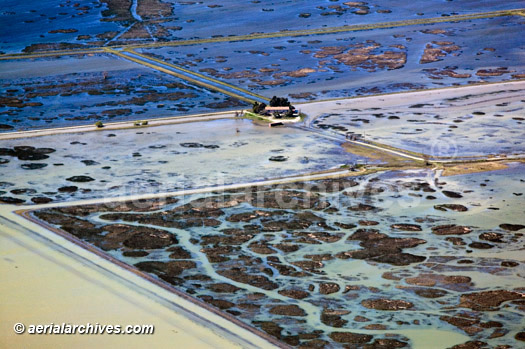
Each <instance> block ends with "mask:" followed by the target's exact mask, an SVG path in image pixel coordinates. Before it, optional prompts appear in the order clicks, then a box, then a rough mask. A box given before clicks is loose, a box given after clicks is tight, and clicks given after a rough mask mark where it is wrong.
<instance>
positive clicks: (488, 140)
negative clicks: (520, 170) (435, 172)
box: [301, 83, 525, 157]
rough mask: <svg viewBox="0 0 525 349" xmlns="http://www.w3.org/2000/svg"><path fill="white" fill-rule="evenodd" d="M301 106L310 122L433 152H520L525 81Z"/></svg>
mask: <svg viewBox="0 0 525 349" xmlns="http://www.w3.org/2000/svg"><path fill="white" fill-rule="evenodd" d="M460 91H461V92H459V90H458V91H454V90H447V91H439V90H436V91H434V92H432V91H430V92H422V93H421V94H420V95H418V96H416V95H413V96H412V97H413V98H409V99H405V98H399V96H396V95H391V96H384V97H382V98H381V103H380V104H378V103H377V101H373V100H367V99H366V98H363V99H358V100H357V99H356V100H352V99H349V100H345V101H334V102H326V103H312V104H305V105H302V106H301V109H302V110H303V112H305V113H307V114H308V115H309V116H310V119H309V122H310V123H311V124H312V126H314V127H316V128H319V129H323V130H327V131H330V132H337V133H340V134H345V133H346V132H349V131H351V132H355V133H358V134H362V135H364V139H365V140H370V141H376V142H380V143H382V144H387V145H391V146H395V147H398V148H401V149H406V150H409V151H413V152H417V153H424V154H428V155H431V156H432V157H440V156H441V157H469V156H489V155H499V154H505V155H513V154H521V155H523V154H524V153H525V143H524V140H525V128H524V123H523V122H524V120H525V117H524V116H525V99H524V98H523V96H524V95H525V84H524V83H513V84H508V85H505V86H504V87H502V86H479V87H472V88H470V89H468V90H465V89H462V90H460Z"/></svg>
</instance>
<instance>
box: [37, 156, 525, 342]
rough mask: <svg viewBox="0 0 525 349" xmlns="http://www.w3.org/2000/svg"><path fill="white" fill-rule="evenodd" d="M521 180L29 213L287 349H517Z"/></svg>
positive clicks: (301, 187)
mask: <svg viewBox="0 0 525 349" xmlns="http://www.w3.org/2000/svg"><path fill="white" fill-rule="evenodd" d="M524 173H525V166H524V165H523V164H519V163H514V164H511V165H510V167H509V168H508V169H507V170H503V171H497V172H490V173H478V174H469V175H461V176H452V177H440V176H439V175H436V174H435V173H434V172H432V171H429V170H410V171H390V172H384V173H378V174H373V175H367V176H361V177H353V178H352V177H349V178H342V179H336V180H323V181H316V182H309V183H303V184H301V183H299V184H287V185H280V186H279V185H277V186H271V187H260V188H255V187H254V188H250V189H247V190H238V191H232V192H226V193H220V194H219V193H212V194H201V195H192V196H184V197H173V198H172V199H168V200H167V201H162V202H150V203H149V204H148V203H145V202H143V203H142V205H141V206H140V208H139V207H135V206H133V205H132V204H129V205H128V204H114V205H112V204H105V205H99V206H96V205H89V206H73V207H62V208H49V209H44V210H40V211H36V212H35V213H34V215H35V216H36V217H39V218H40V219H42V220H44V221H46V222H48V223H50V224H52V225H54V226H56V227H59V228H60V227H61V228H62V229H63V230H65V231H67V232H69V233H70V234H72V235H75V236H76V237H78V238H80V239H81V240H83V241H86V242H89V243H90V244H92V245H94V246H96V247H98V248H100V249H101V250H102V251H105V252H106V253H108V254H110V255H111V256H112V257H114V258H116V259H118V260H120V261H124V262H125V263H127V264H129V265H132V266H135V267H136V268H138V269H139V270H142V271H143V272H146V273H150V274H152V275H154V276H156V277H158V278H159V280H161V281H162V282H166V283H168V284H171V285H172V286H173V287H175V288H177V289H178V290H182V291H184V292H186V293H187V294H189V295H191V296H193V297H195V298H197V299H200V300H201V301H203V302H205V303H208V304H209V305H211V306H212V307H216V308H218V309H220V310H222V311H224V312H226V313H228V314H230V315H233V316H235V317H236V318H237V319H240V320H242V321H244V322H246V323H247V324H248V325H251V326H255V327H257V328H259V329H261V330H262V331H265V332H267V333H268V334H270V335H272V336H274V337H276V338H278V339H279V340H281V341H283V342H285V343H288V344H290V345H292V346H299V345H308V346H312V345H315V346H321V347H339V346H341V345H343V344H348V345H353V346H365V345H366V344H373V345H379V344H380V343H383V344H384V345H386V346H387V347H402V346H403V345H416V344H417V345H419V346H420V347H426V346H425V345H424V343H427V342H426V341H428V339H429V338H437V337H440V336H444V337H446V339H444V340H443V341H440V343H441V344H443V345H445V346H447V344H446V343H449V344H448V345H453V344H457V343H459V342H465V341H467V340H479V341H482V342H489V343H490V345H491V346H496V345H510V346H512V347H519V346H520V343H519V342H518V336H516V334H517V333H518V332H519V331H520V330H522V321H523V311H524V304H525V303H524V301H525V298H524V293H523V292H524V291H525V289H524V287H523V273H524V272H525V269H524V263H525V259H524V254H523V250H524V242H525V239H524V236H523V232H524V231H525V230H524V229H525V220H524V219H523V217H524V211H523V205H522V204H523V197H522V195H523V193H524V190H525V178H524ZM159 205H160V206H159ZM141 232H142V233H141ZM144 232H147V233H148V237H147V238H146V237H145V235H144ZM515 336H516V338H514V337H515ZM427 344H428V343H427Z"/></svg>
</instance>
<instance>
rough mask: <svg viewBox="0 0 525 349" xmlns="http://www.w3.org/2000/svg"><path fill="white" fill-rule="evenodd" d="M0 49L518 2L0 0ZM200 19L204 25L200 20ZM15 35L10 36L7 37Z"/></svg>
mask: <svg viewBox="0 0 525 349" xmlns="http://www.w3.org/2000/svg"><path fill="white" fill-rule="evenodd" d="M3 5H4V7H3V10H2V11H1V12H0V20H1V21H2V23H4V24H5V25H6V26H8V27H10V28H12V29H11V30H10V31H4V32H2V33H0V51H2V52H7V53H12V52H20V51H22V50H23V51H25V52H33V51H39V50H50V49H70V48H79V47H86V46H102V45H115V44H129V43H137V42H154V41H165V40H179V39H190V38H210V37H217V36H229V35H242V34H250V33H254V32H275V31H281V30H297V29H305V28H321V27H325V26H343V25H353V24H361V23H377V22H385V21H399V20H407V19H417V18H429V17H440V16H443V17H446V16H450V15H454V14H468V13H477V12H483V11H495V10H507V9H516V8H520V7H523V4H522V3H521V2H520V1H517V0H512V1H505V2H502V1H494V0H488V1H487V0H484V1H474V0H468V1H461V2H457V1H442V0H431V1H425V2H418V1H405V2H403V3H402V4H400V2H399V1H392V0H388V1H380V2H379V1H374V2H348V1H343V0H339V1H333V0H321V1H315V2H312V1H307V0H300V1H293V2H291V1H283V0H280V1H267V0H265V1H246V2H240V1H237V0H226V1H220V2H219V1H218V2H211V1H200V2H198V1H177V0H171V1H159V0H152V1H133V0H103V1H85V0H79V1H74V2H73V1H51V0H46V1H40V2H38V4H34V3H26V2H18V1H12V0H8V1H4V2H3ZM203 23H205V25H203ZM11 33H17V35H11Z"/></svg>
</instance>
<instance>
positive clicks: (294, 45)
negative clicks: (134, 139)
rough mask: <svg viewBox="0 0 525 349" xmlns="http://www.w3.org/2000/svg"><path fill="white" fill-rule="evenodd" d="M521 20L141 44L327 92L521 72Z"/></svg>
mask: <svg viewBox="0 0 525 349" xmlns="http://www.w3.org/2000/svg"><path fill="white" fill-rule="evenodd" d="M524 23H525V22H524V21H523V18H522V17H519V16H512V17H499V18H490V19H478V20H471V21H464V22H454V23H438V24H432V25H429V24H427V25H414V26H410V27H406V28H389V29H380V30H374V31H358V32H351V33H338V34H323V35H309V36H297V37H285V38H271V39H257V40H247V41H240V42H226V43H209V44H206V45H191V46H177V47H164V48H154V49H151V48H145V49H141V50H140V51H141V52H143V53H148V54H151V55H154V56H155V57H159V58H161V59H163V60H166V61H170V62H172V63H174V64H177V65H180V66H183V67H185V68H188V69H191V70H193V71H196V72H199V73H202V74H205V75H207V76H209V77H213V78H216V79H219V80H223V81H227V82H229V83H231V84H234V85H236V86H240V87H242V88H245V89H248V90H250V91H253V92H257V93H260V94H263V95H266V96H270V97H271V96H272V95H288V96H289V97H290V98H291V99H292V100H295V101H300V100H322V99H328V98H335V97H347V96H356V95H367V94H377V93H385V92H395V91H404V90H412V89H422V88H432V87H440V86H453V85H466V84H471V83H478V82H483V81H502V80H509V79H518V78H523V77H525V67H524V66H523V60H522V59H521V56H522V55H523V49H524V47H523V40H522V38H521V37H520V35H519V33H520V32H521V31H523V28H524ZM480 37H483V38H484V40H479V38H480Z"/></svg>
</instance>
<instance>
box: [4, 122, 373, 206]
mask: <svg viewBox="0 0 525 349" xmlns="http://www.w3.org/2000/svg"><path fill="white" fill-rule="evenodd" d="M237 130H238V131H239V132H237ZM28 145H30V146H32V147H36V148H42V149H48V148H52V149H51V151H52V150H53V149H54V150H56V151H55V152H51V153H48V152H47V150H46V151H44V152H45V153H47V155H46V154H45V155H46V156H47V158H45V157H44V158H43V159H38V160H28V159H30V158H31V155H28V156H29V158H26V157H24V155H22V159H24V160H20V158H17V157H16V155H15V154H16V153H15V152H14V150H16V148H15V147H22V146H28ZM101 149H106V150H101ZM108 149H111V150H110V151H107V150H108ZM30 153H31V152H30ZM9 154H11V156H9ZM31 154H32V153H31ZM25 155H27V154H25ZM279 156H281V157H284V160H285V161H281V162H279V161H270V158H272V157H279ZM0 158H1V159H2V164H0V173H1V174H2V182H3V183H2V185H1V188H0V190H1V191H2V195H0V196H4V197H5V196H8V197H13V198H15V199H18V200H22V201H25V200H29V199H31V198H35V197H42V196H43V197H48V198H52V199H53V200H58V201H65V200H71V199H85V198H93V197H101V196H109V197H117V196H125V195H134V194H146V193H155V192H170V191H175V190H180V189H183V188H200V187H208V186H215V185H223V184H232V183H243V182H252V181H257V180H263V179H267V178H276V177H282V176H290V175H297V174H303V173H308V172H313V171H320V170H327V169H331V168H338V167H339V166H341V165H345V164H352V163H355V162H356V161H357V160H361V161H364V160H366V159H365V158H363V157H358V156H355V155H352V154H349V153H347V152H345V151H344V150H343V148H341V147H340V145H339V144H337V143H335V142H333V141H332V140H327V139H325V138H323V137H320V136H318V135H316V134H314V133H308V132H304V131H301V130H297V129H291V128H269V127H268V126H261V125H256V124H254V123H252V122H251V121H249V120H243V119H238V120H232V119H228V120H217V121H208V122H195V123H186V124H179V125H169V126H162V127H151V128H143V129H129V130H119V131H118V132H114V133H113V132H112V131H97V132H87V133H84V134H78V133H77V134H75V133H73V134H64V135H53V136H44V137H37V138H28V139H17V140H7V141H2V155H1V156H0ZM33 158H34V157H33ZM6 161H7V162H6ZM31 164H32V165H31ZM73 176H86V177H88V178H86V179H84V181H81V180H82V178H80V179H79V180H78V182H74V181H68V180H67V179H68V178H71V177H73ZM71 187H73V188H71ZM13 190H14V192H13Z"/></svg>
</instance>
